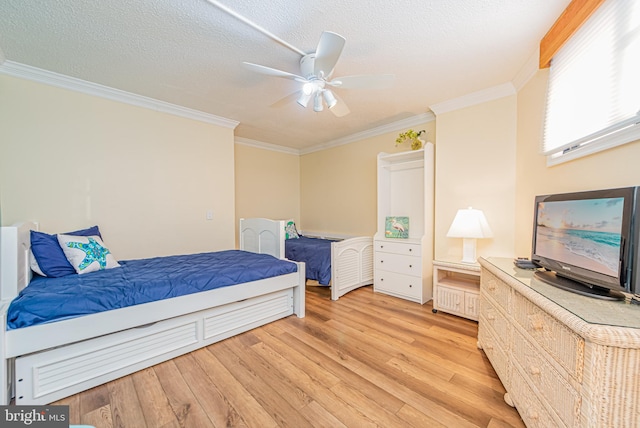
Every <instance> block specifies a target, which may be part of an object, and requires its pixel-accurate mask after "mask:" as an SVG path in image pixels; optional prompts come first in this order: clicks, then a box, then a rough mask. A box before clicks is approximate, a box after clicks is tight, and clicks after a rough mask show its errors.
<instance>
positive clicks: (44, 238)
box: [31, 226, 102, 278]
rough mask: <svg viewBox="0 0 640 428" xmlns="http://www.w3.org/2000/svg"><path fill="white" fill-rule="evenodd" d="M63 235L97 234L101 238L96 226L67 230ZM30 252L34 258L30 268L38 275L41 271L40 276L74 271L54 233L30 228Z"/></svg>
mask: <svg viewBox="0 0 640 428" xmlns="http://www.w3.org/2000/svg"><path fill="white" fill-rule="evenodd" d="M65 235H74V236H99V237H100V238H102V236H101V235H100V230H99V229H98V226H92V227H90V228H88V229H82V230H76V231H74V232H67V233H65ZM31 252H32V254H33V259H34V260H33V263H31V269H32V270H33V271H34V272H35V273H37V274H38V275H40V274H41V273H42V276H48V277H51V278H58V277H61V276H67V275H72V274H75V273H76V271H75V269H74V268H73V266H71V265H70V264H69V261H68V260H67V258H66V257H65V255H64V252H63V251H62V248H60V244H59V243H58V238H57V236H56V235H49V234H48V233H43V232H37V231H35V230H32V231H31Z"/></svg>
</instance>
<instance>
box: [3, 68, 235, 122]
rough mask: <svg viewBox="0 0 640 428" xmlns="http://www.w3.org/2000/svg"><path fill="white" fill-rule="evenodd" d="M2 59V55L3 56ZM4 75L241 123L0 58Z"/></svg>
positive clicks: (186, 114)
mask: <svg viewBox="0 0 640 428" xmlns="http://www.w3.org/2000/svg"><path fill="white" fill-rule="evenodd" d="M0 58H2V57H1V56H0ZM0 74H6V75H8V76H12V77H18V78H22V79H26V80H31V81H34V82H39V83H44V84H45V85H50V86H56V87H58V88H63V89H68V90H71V91H75V92H80V93H83V94H87V95H93V96H96V97H100V98H106V99H108V100H111V101H118V102H121V103H125V104H130V105H134V106H137V107H143V108H147V109H150V110H156V111H160V112H163V113H168V114H172V115H174V116H180V117H184V118H187V119H193V120H197V121H200V122H206V123H210V124H212V125H217V126H222V127H224V128H231V129H235V128H236V126H238V124H239V123H240V122H238V121H235V120H231V119H227V118H224V117H220V116H216V115H213V114H210V113H205V112H202V111H199V110H193V109H190V108H186V107H182V106H179V105H176V104H171V103H167V102H165V101H160V100H156V99H153V98H149V97H144V96H142V95H137V94H133V93H131V92H126V91H121V90H120V89H115V88H110V87H108V86H104V85H100V84H97V83H92V82H88V81H86V80H81V79H76V78H75V77H69V76H65V75H63V74H58V73H54V72H52V71H47V70H43V69H40V68H36V67H31V66H29V65H25V64H20V63H17V62H13V61H5V62H4V63H2V61H0Z"/></svg>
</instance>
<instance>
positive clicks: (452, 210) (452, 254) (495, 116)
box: [434, 95, 517, 260]
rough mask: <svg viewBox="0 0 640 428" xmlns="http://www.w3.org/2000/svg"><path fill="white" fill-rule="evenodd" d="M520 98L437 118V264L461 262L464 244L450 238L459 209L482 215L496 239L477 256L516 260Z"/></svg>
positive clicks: (483, 243)
mask: <svg viewBox="0 0 640 428" xmlns="http://www.w3.org/2000/svg"><path fill="white" fill-rule="evenodd" d="M516 117H517V115H516V96H515V95H512V96H506V97H503V98H499V99H497V100H493V101H489V102H485V103H482V104H478V105H474V106H470V107H465V108H460V109H458V110H454V111H450V112H447V113H443V114H439V115H437V117H436V121H437V126H438V127H437V140H438V144H437V145H436V196H435V197H436V202H435V211H436V213H435V231H434V238H435V258H436V259H439V260H459V259H461V258H462V239H460V238H447V237H446V234H447V231H448V230H449V227H450V226H451V222H452V221H453V218H454V217H455V214H456V212H457V210H458V209H460V208H468V207H473V208H476V209H480V210H482V211H483V212H484V214H485V216H486V218H487V221H488V223H489V226H490V227H491V230H492V231H493V238H491V239H479V240H478V241H477V255H478V257H480V256H500V257H512V256H513V255H514V252H513V251H514V233H515V232H514V227H515V226H514V198H515V177H516V165H515V162H514V158H515V143H516V125H517V124H516Z"/></svg>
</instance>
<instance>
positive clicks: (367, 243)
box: [240, 218, 373, 300]
mask: <svg viewBox="0 0 640 428" xmlns="http://www.w3.org/2000/svg"><path fill="white" fill-rule="evenodd" d="M285 227H286V222H285V221H284V220H270V219H266V218H247V219H240V231H241V233H240V249H247V250H250V251H254V250H253V249H252V248H253V247H255V246H256V245H266V246H270V247H271V246H273V247H274V248H275V249H276V250H275V251H277V254H279V255H280V257H281V258H287V259H289V260H292V261H297V262H304V263H305V266H306V269H305V271H306V279H307V280H315V281H318V283H319V284H320V285H325V286H327V285H328V286H331V299H332V300H338V298H339V297H340V296H343V295H344V294H346V293H348V292H349V291H351V290H354V289H356V288H359V287H362V286H364V285H370V284H373V238H372V237H370V236H359V237H353V238H347V239H339V238H327V237H322V238H320V237H315V236H307V235H300V236H299V237H298V238H292V239H286V238H285V234H280V236H279V237H277V238H276V237H274V236H272V233H271V232H270V231H272V230H273V229H274V228H276V229H279V230H284V229H285ZM245 230H255V231H258V232H257V233H258V235H257V236H255V237H253V236H252V235H251V234H247V233H243V232H242V231H245Z"/></svg>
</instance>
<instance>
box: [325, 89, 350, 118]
mask: <svg viewBox="0 0 640 428" xmlns="http://www.w3.org/2000/svg"><path fill="white" fill-rule="evenodd" d="M333 96H334V97H336V99H337V100H338V102H337V103H336V105H334V106H333V107H331V108H330V109H329V111H330V112H331V113H333V114H334V115H335V116H337V117H342V116H346V115H348V114H349V113H351V110H349V107H347V104H346V103H345V102H344V100H343V99H342V98H340V96H338V95H337V94H335V93H334V94H333Z"/></svg>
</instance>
